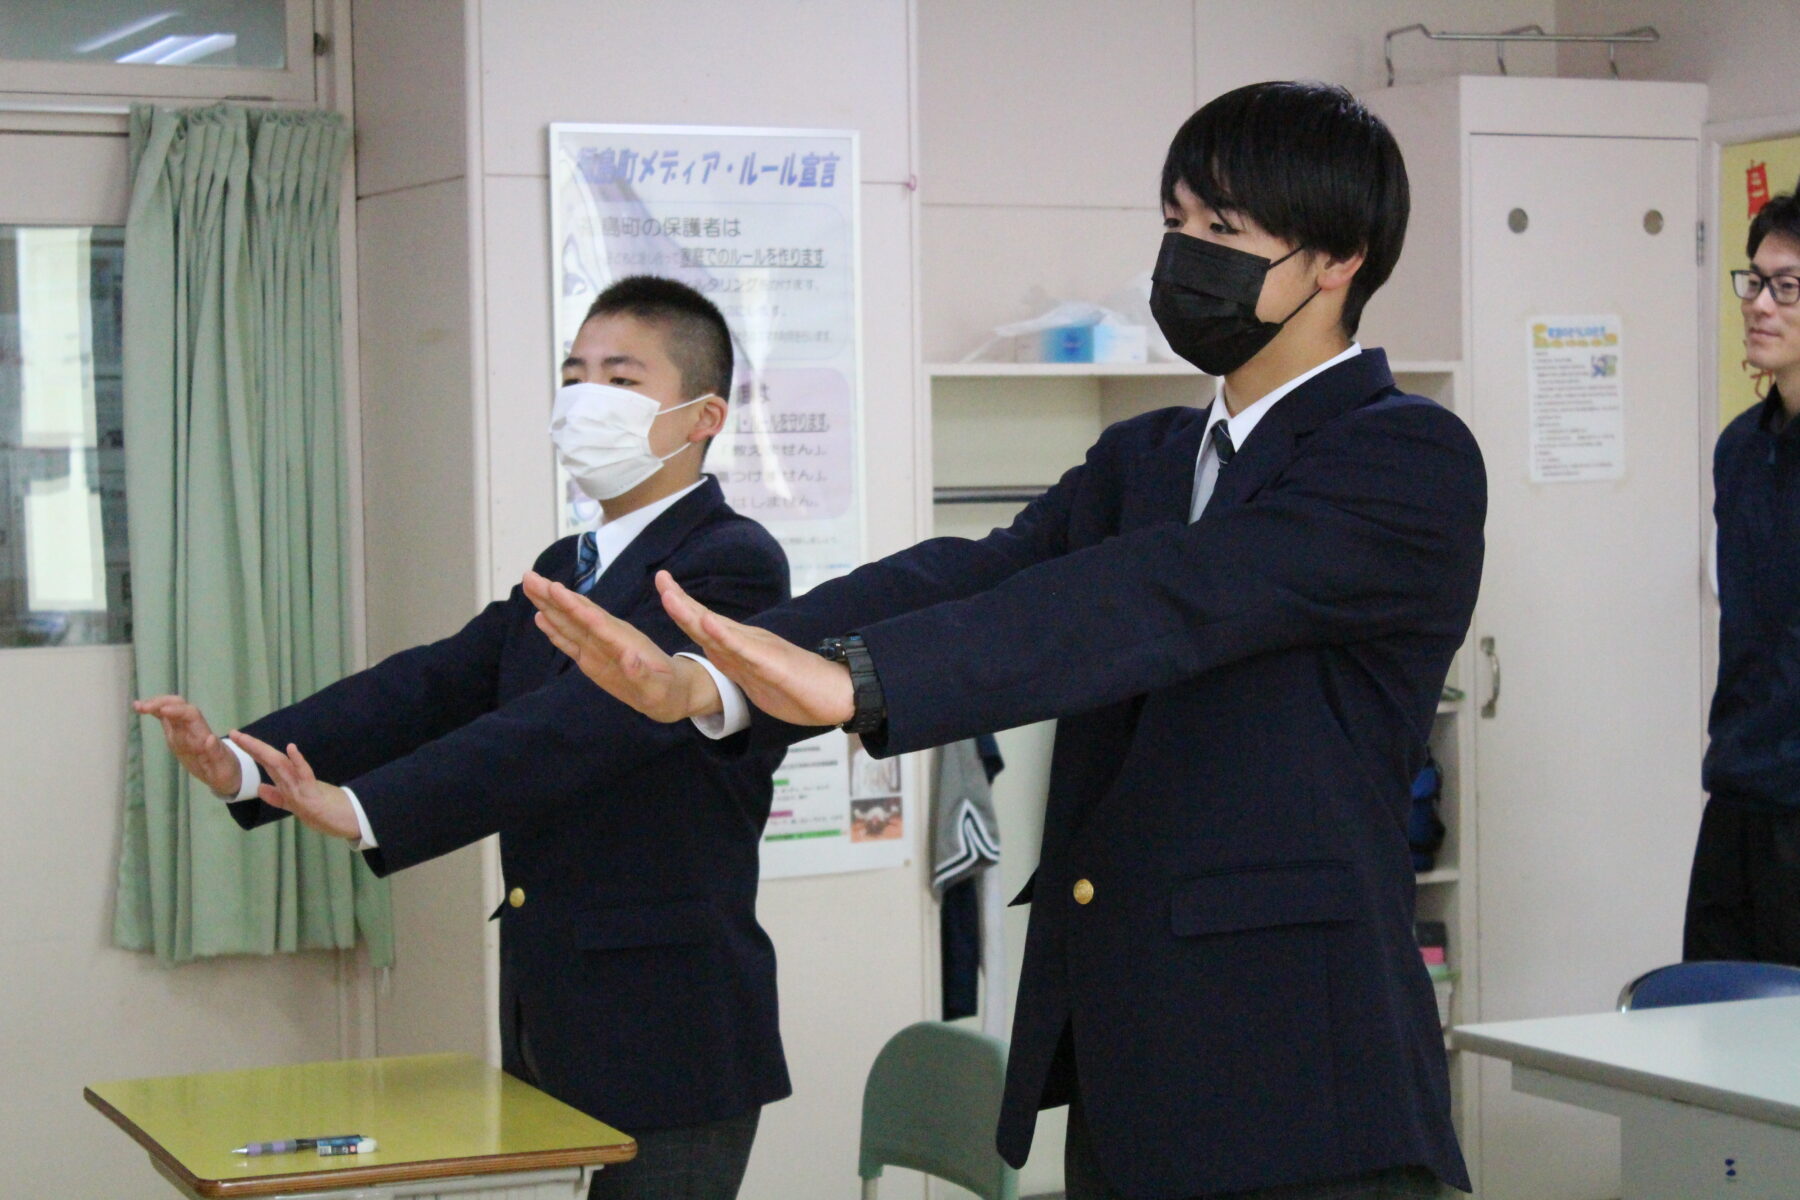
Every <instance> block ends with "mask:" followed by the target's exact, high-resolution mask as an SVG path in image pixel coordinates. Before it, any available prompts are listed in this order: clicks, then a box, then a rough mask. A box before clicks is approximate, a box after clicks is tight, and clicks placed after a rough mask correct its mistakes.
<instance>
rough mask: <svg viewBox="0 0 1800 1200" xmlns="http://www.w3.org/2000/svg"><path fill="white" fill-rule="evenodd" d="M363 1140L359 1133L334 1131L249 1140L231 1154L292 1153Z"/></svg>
mask: <svg viewBox="0 0 1800 1200" xmlns="http://www.w3.org/2000/svg"><path fill="white" fill-rule="evenodd" d="M362 1140H363V1135H362V1134H360V1133H334V1134H332V1135H330V1136H329V1137H314V1138H288V1139H286V1140H285V1141H280V1142H251V1143H249V1144H248V1145H245V1146H239V1147H238V1148H237V1149H236V1150H233V1151H232V1153H233V1154H292V1153H293V1152H294V1151H296V1150H310V1149H312V1148H313V1147H314V1146H342V1145H351V1144H354V1143H356V1142H360V1141H362Z"/></svg>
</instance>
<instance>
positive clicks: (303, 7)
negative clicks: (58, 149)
mask: <svg viewBox="0 0 1800 1200" xmlns="http://www.w3.org/2000/svg"><path fill="white" fill-rule="evenodd" d="M312 40H313V12H312V4H311V3H310V2H309V0H181V2H180V3H172V2H170V0H83V2H82V3H79V4H74V3H51V2H46V0H0V91H5V92H10V93H13V94H15V95H18V94H29V93H39V94H44V93H49V94H52V95H61V96H76V95H81V96H108V97H114V98H118V99H153V98H164V97H166V98H171V99H173V98H182V99H201V100H204V99H213V98H217V99H237V100H276V101H279V100H301V101H311V100H312V99H313V95H314V88H313V46H312Z"/></svg>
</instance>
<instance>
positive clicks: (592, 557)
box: [575, 529, 601, 595]
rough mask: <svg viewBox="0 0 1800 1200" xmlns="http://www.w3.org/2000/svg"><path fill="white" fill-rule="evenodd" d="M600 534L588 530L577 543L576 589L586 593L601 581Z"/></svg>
mask: <svg viewBox="0 0 1800 1200" xmlns="http://www.w3.org/2000/svg"><path fill="white" fill-rule="evenodd" d="M600 567H601V562H600V535H599V534H597V533H595V532H594V531H593V530H591V529H590V530H588V531H587V532H586V533H584V534H582V535H581V540H580V541H579V542H577V543H575V590H576V591H578V592H581V593H582V594H584V595H585V594H586V593H588V592H589V591H592V590H593V587H594V585H595V584H596V583H599V582H600Z"/></svg>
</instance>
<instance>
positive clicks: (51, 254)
mask: <svg viewBox="0 0 1800 1200" xmlns="http://www.w3.org/2000/svg"><path fill="white" fill-rule="evenodd" d="M124 259H125V237H124V230H123V229H120V228H118V227H116V226H21V225H0V503H4V505H5V511H4V514H3V515H0V646H74V645H91V644H96V643H104V642H125V641H129V640H130V638H131V615H130V601H131V573H130V568H129V564H128V561H127V556H126V535H125V454H124V428H123V425H124V411H123V404H122V399H123V397H122V386H123V379H122V371H121V353H120V350H121V347H120V334H121V319H120V317H121V311H120V305H121V301H122V295H123V293H122V282H123V264H124Z"/></svg>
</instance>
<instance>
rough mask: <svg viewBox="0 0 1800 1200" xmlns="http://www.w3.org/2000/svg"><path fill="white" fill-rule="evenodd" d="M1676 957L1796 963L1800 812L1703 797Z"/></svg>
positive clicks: (1799, 947) (1799, 958)
mask: <svg viewBox="0 0 1800 1200" xmlns="http://www.w3.org/2000/svg"><path fill="white" fill-rule="evenodd" d="M1681 957H1682V958H1683V959H1685V960H1687V961H1688V962H1695V961H1701V960H1707V959H1728V960H1734V961H1738V962H1772V963H1788V964H1790V965H1795V966H1800V813H1785V812H1781V813H1774V812H1759V811H1757V810H1754V809H1748V808H1744V807H1741V806H1739V805H1734V804H1730V803H1724V802H1721V801H1718V800H1709V801H1707V804H1706V811H1705V813H1704V814H1703V815H1702V816H1701V818H1700V839H1699V841H1698V843H1697V844H1696V845H1695V847H1694V870H1693V874H1692V875H1691V876H1690V877H1689V879H1688V900H1687V928H1686V930H1685V931H1684V932H1683V935H1682V944H1681Z"/></svg>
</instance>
